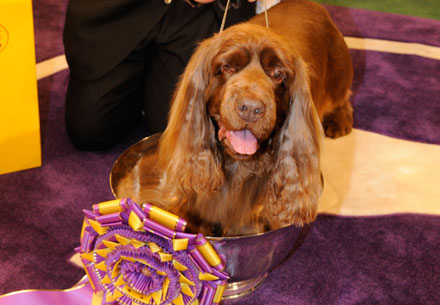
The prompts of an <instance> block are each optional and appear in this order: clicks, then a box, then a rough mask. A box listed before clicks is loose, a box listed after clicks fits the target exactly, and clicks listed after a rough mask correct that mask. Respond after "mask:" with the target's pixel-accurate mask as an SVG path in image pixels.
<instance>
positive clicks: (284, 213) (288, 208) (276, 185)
mask: <svg viewBox="0 0 440 305" xmlns="http://www.w3.org/2000/svg"><path fill="white" fill-rule="evenodd" d="M292 65H293V66H292V68H293V69H294V71H295V77H294V79H292V80H289V82H290V83H289V84H288V86H289V94H290V106H289V107H290V109H289V113H288V115H287V117H286V120H285V122H284V124H283V126H282V128H281V130H280V131H279V132H278V134H277V136H276V138H275V141H274V152H275V160H274V167H273V170H272V174H271V178H270V181H269V185H268V190H267V194H266V196H267V197H268V198H267V201H266V202H267V203H266V204H267V205H266V207H265V210H266V211H265V213H266V215H269V216H268V217H269V223H270V224H271V225H272V227H281V226H285V225H288V224H292V223H294V224H297V225H303V224H306V223H309V222H311V221H313V220H314V219H315V218H316V214H317V205H318V201H319V198H320V196H321V193H322V181H321V173H320V144H321V142H322V139H323V131H322V127H321V123H320V121H319V117H318V115H317V112H316V109H315V107H314V104H313V100H312V97H311V92H310V86H309V78H308V73H307V67H306V66H305V63H304V62H303V61H302V60H301V59H295V60H292Z"/></svg>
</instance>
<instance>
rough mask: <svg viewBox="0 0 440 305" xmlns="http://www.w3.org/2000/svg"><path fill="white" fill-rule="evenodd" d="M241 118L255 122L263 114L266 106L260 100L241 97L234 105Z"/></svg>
mask: <svg viewBox="0 0 440 305" xmlns="http://www.w3.org/2000/svg"><path fill="white" fill-rule="evenodd" d="M235 109H236V111H237V112H238V115H239V116H240V118H241V119H242V120H245V121H247V122H255V121H257V120H259V119H260V118H262V117H263V116H264V113H265V111H266V107H265V105H264V103H263V102H262V101H260V100H255V99H249V98H242V99H240V100H239V101H238V102H237V104H236V107H235Z"/></svg>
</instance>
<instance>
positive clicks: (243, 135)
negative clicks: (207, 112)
mask: <svg viewBox="0 0 440 305" xmlns="http://www.w3.org/2000/svg"><path fill="white" fill-rule="evenodd" d="M219 125H220V129H219V131H218V139H219V140H220V141H221V140H223V139H226V140H227V142H228V144H229V145H230V147H231V148H232V149H233V150H234V151H235V152H236V153H238V154H241V155H253V154H255V153H256V151H257V149H258V141H257V138H256V137H255V136H254V135H253V134H252V132H251V131H250V130H248V129H243V130H237V131H232V130H226V128H224V126H223V124H219Z"/></svg>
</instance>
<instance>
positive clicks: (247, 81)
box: [120, 0, 353, 236]
mask: <svg viewBox="0 0 440 305" xmlns="http://www.w3.org/2000/svg"><path fill="white" fill-rule="evenodd" d="M268 14H269V18H270V22H271V23H270V28H266V27H265V22H264V16H261V15H260V16H256V17H255V18H253V19H252V20H250V21H249V22H247V23H244V24H240V25H236V26H233V27H230V28H228V29H227V30H225V31H224V32H222V33H219V34H216V35H214V36H213V37H211V38H209V39H207V40H205V41H203V42H202V43H201V44H200V45H199V47H198V48H197V50H196V51H195V53H194V54H193V56H192V58H191V60H190V61H189V63H188V66H187V68H186V70H185V72H184V73H183V75H182V77H181V80H180V83H179V84H178V87H177V89H176V91H175V95H174V99H173V104H172V107H171V111H170V116H169V123H168V126H167V128H166V130H165V132H164V133H163V135H162V137H161V139H160V143H159V149H158V153H157V155H155V156H153V157H149V158H146V159H143V160H141V161H140V162H139V164H138V165H137V167H136V169H135V171H134V175H137V176H136V177H131V181H136V183H135V184H136V185H131V186H130V189H129V190H127V186H125V187H124V188H125V190H121V191H120V194H121V195H122V196H124V195H126V196H130V197H133V199H135V200H137V201H138V202H145V201H149V202H152V203H154V204H157V205H159V206H162V207H163V208H165V209H167V210H169V211H171V212H174V213H176V214H178V215H180V216H181V217H184V218H186V219H187V220H188V222H189V228H190V229H191V230H193V231H196V232H202V233H205V234H207V235H213V234H217V235H225V236H228V235H229V236H230V235H240V234H249V233H257V232H262V231H264V230H271V229H276V228H279V227H283V226H286V225H289V224H296V225H303V224H306V223H309V222H311V221H313V220H314V219H315V217H316V214H317V205H318V201H319V198H320V195H321V192H322V180H321V173H320V160H319V159H320V143H321V140H322V137H323V131H322V130H323V129H324V130H325V133H326V135H327V136H330V137H338V136H342V135H345V134H347V133H349V132H350V130H351V128H352V122H353V119H352V107H351V105H350V102H349V97H350V93H351V91H350V86H351V82H352V77H353V71H352V64H351V58H350V54H349V51H348V48H347V45H346V44H345V42H344V39H343V37H342V35H341V33H340V32H339V31H338V29H337V28H336V26H335V25H334V23H333V22H332V21H331V19H330V17H329V15H328V13H327V11H326V10H325V9H324V8H323V7H322V6H320V5H318V4H315V3H313V2H309V1H306V0H287V1H284V2H282V3H280V4H278V5H276V6H275V7H273V8H271V9H270V10H269V11H268ZM321 123H322V125H321ZM322 126H323V127H324V128H322ZM156 158H157V159H156ZM136 173H137V174H136Z"/></svg>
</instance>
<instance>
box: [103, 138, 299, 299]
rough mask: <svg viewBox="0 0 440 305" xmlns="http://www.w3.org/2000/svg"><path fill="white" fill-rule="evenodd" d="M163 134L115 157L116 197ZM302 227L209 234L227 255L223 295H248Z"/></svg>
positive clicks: (282, 256) (113, 181) (112, 182)
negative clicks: (124, 182)
mask: <svg viewBox="0 0 440 305" xmlns="http://www.w3.org/2000/svg"><path fill="white" fill-rule="evenodd" d="M159 138H160V134H155V135H152V136H150V137H146V138H144V139H142V140H141V141H139V142H138V143H136V144H134V145H132V146H131V147H130V148H128V149H127V150H126V151H125V152H124V153H122V154H121V156H120V157H119V158H118V159H117V160H116V162H115V163H114V165H113V168H112V171H111V174H110V186H111V189H112V192H113V195H114V196H115V198H119V196H118V194H117V189H118V184H119V183H120V181H121V179H122V178H124V177H125V176H126V175H127V173H129V172H130V171H132V170H133V168H134V166H135V165H136V163H137V162H138V161H139V160H141V159H142V158H144V157H146V156H148V155H149V154H152V153H155V152H156V148H157V144H158V142H159ZM300 232H301V228H299V227H297V226H295V225H290V226H287V227H284V228H281V229H278V230H274V231H269V232H265V233H260V234H254V235H244V236H233V237H207V239H208V240H209V241H210V242H211V243H212V244H213V246H214V247H215V248H216V250H217V251H218V252H219V254H220V255H223V256H224V257H225V258H226V272H227V273H228V274H229V275H230V277H231V278H230V279H229V281H228V285H227V287H226V289H225V292H224V295H223V296H224V298H233V297H238V296H241V295H245V294H247V293H249V292H251V291H253V290H255V289H256V288H257V287H258V286H259V285H261V284H262V282H263V281H264V279H265V278H266V276H267V274H268V272H269V271H271V270H272V269H273V268H275V267H276V266H277V265H278V264H280V263H281V262H282V261H283V260H284V259H285V258H286V257H287V255H288V254H289V252H290V251H291V250H292V248H293V246H294V244H295V241H296V240H297V238H298V236H299V234H300Z"/></svg>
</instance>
